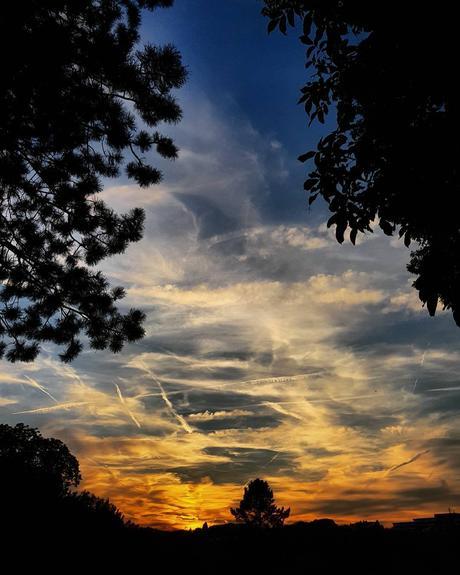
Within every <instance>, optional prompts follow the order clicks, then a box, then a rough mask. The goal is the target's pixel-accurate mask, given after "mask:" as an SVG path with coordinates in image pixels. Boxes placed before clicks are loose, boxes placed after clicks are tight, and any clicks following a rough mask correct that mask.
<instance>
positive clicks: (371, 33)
mask: <svg viewBox="0 0 460 575" xmlns="http://www.w3.org/2000/svg"><path fill="white" fill-rule="evenodd" d="M455 8H456V7H455V6H454V5H453V4H452V3H448V2H441V3H440V4H437V5H436V6H433V7H432V8H430V9H420V6H419V5H417V4H416V3H414V2H402V3H401V2H396V1H395V0H390V1H388V0H386V1H383V0H378V1H375V2H366V1H365V0H265V7H264V8H263V14H264V15H265V16H267V17H268V18H269V25H268V30H269V32H271V31H273V30H275V29H276V28H279V30H280V31H281V32H282V33H284V34H286V32H287V28H288V27H289V26H295V24H296V20H297V19H300V20H301V21H302V24H303V30H302V35H301V37H300V41H301V42H302V43H303V44H304V45H305V47H306V57H307V63H306V67H307V68H310V69H311V70H313V74H312V76H311V79H310V80H309V81H308V83H307V84H306V85H305V87H304V88H302V90H301V92H302V95H301V98H300V100H299V103H301V104H303V105H304V107H305V111H306V114H307V115H308V117H309V118H310V124H311V123H312V122H313V121H314V120H318V121H319V122H320V123H324V122H325V119H326V116H327V115H328V113H330V111H331V110H332V111H333V112H334V113H335V115H336V125H335V127H334V129H332V130H331V131H330V132H329V134H328V135H327V136H326V137H324V138H321V139H320V141H319V143H318V146H317V149H316V150H312V151H309V152H307V153H305V154H303V155H302V156H300V157H299V160H300V161H302V162H307V161H312V162H313V163H314V167H313V169H312V171H311V172H310V173H309V175H308V179H307V180H306V182H305V185H304V187H305V190H306V191H308V192H309V195H310V197H309V204H311V203H312V202H314V201H315V199H316V198H317V197H318V196H322V198H324V200H325V201H326V202H327V205H328V207H329V210H330V211H331V212H332V216H331V217H330V218H329V220H328V223H327V225H328V226H333V225H335V232H336V238H337V240H338V242H340V243H342V242H343V241H344V235H345V231H346V230H347V229H349V230H350V240H351V242H352V243H353V244H354V243H355V241H356V238H357V235H358V233H365V232H371V231H372V230H371V225H372V222H374V220H376V219H377V218H378V219H379V226H380V228H381V229H382V230H383V232H384V233H385V234H387V235H392V234H393V233H395V232H396V231H398V233H399V236H400V237H402V238H404V243H405V245H406V246H407V247H409V246H410V244H411V242H412V241H415V242H416V246H417V247H416V249H415V250H414V251H413V252H412V253H411V259H410V263H409V265H408V269H409V271H410V272H412V273H413V274H415V275H416V276H417V278H416V279H415V281H414V283H413V285H414V287H415V288H416V289H417V290H418V293H419V297H420V299H421V301H422V302H423V304H424V305H425V304H426V306H427V308H428V311H429V313H430V315H434V314H435V311H436V307H437V304H438V301H439V302H440V303H441V304H442V305H443V307H444V308H447V309H451V310H452V312H453V317H454V320H455V322H456V323H457V325H460V258H459V254H460V228H459V225H458V212H459V209H460V193H459V192H460V179H459V173H460V171H459V157H460V155H459V153H460V139H459V136H458V134H459V123H460V122H459V120H460V113H459V110H460V107H459V101H460V100H459V88H458V83H457V82H456V79H455V77H454V76H455V74H454V70H455V69H456V64H457V56H456V53H457V43H458V42H457V17H456V12H455Z"/></svg>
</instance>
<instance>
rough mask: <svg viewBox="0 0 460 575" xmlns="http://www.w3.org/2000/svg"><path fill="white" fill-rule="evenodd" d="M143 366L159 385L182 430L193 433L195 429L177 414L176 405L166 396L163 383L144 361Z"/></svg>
mask: <svg viewBox="0 0 460 575" xmlns="http://www.w3.org/2000/svg"><path fill="white" fill-rule="evenodd" d="M141 365H142V368H143V370H144V371H145V372H146V373H148V374H149V375H150V377H151V378H152V379H153V381H154V382H155V383H156V384H157V385H158V389H159V390H160V395H161V397H162V399H163V401H164V402H165V403H166V405H167V407H168V409H169V411H170V412H171V414H172V415H173V416H174V417H175V418H176V419H177V421H178V422H179V423H180V425H181V427H182V429H183V430H184V431H185V432H186V433H193V429H192V428H191V427H190V425H189V424H188V423H187V422H186V421H185V419H184V417H182V415H181V414H180V413H177V411H176V410H175V409H174V405H173V404H172V403H171V401H170V399H169V397H168V396H167V394H166V391H165V390H164V387H163V386H162V384H161V381H160V380H159V379H158V378H157V377H156V376H155V375H154V374H153V372H152V371H151V370H150V369H149V368H148V367H147V366H146V365H145V363H144V362H143V361H141Z"/></svg>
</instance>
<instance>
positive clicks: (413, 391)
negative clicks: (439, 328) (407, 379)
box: [412, 342, 431, 393]
mask: <svg viewBox="0 0 460 575" xmlns="http://www.w3.org/2000/svg"><path fill="white" fill-rule="evenodd" d="M430 343H431V342H428V343H427V344H426V347H425V349H424V350H423V353H422V359H421V360H420V367H419V368H420V371H421V370H422V368H423V366H424V364H425V356H426V352H427V349H428V348H429V347H430ZM418 380H419V378H418V377H416V378H415V381H414V386H413V388H412V393H415V390H416V388H417V383H418Z"/></svg>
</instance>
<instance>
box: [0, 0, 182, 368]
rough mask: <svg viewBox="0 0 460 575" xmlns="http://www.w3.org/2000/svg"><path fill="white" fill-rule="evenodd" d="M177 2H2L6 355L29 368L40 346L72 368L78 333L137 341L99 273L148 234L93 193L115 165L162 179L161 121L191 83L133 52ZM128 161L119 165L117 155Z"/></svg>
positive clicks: (0, 176) (105, 342)
mask: <svg viewBox="0 0 460 575" xmlns="http://www.w3.org/2000/svg"><path fill="white" fill-rule="evenodd" d="M172 3H173V0H63V1H62V2H56V1H55V0H31V1H30V2H26V3H24V2H7V3H5V4H4V5H3V6H2V18H1V20H0V51H1V53H2V54H3V55H4V57H3V59H2V64H1V74H2V82H1V86H0V126H1V131H0V218H1V222H0V282H1V284H0V285H1V287H0V356H1V355H3V354H5V353H6V357H7V359H8V360H9V361H12V362H14V361H32V360H34V359H35V357H36V356H37V354H38V353H39V349H40V343H41V342H53V343H55V344H57V345H59V346H64V350H63V352H62V353H61V354H60V357H61V359H62V360H63V361H71V360H72V359H73V358H75V357H76V356H77V355H78V354H79V353H80V351H81V349H82V342H81V341H80V339H79V335H85V336H86V337H87V338H88V339H89V342H90V345H91V347H92V348H94V349H106V348H109V349H110V350H111V351H112V352H118V351H119V350H120V349H121V348H122V346H123V345H124V343H125V342H132V341H136V340H138V339H139V338H141V337H142V336H143V334H144V330H143V327H142V324H143V320H144V314H143V313H142V312H141V311H139V310H135V309H132V310H130V311H129V312H128V313H126V314H123V313H121V312H120V311H118V309H117V307H116V302H117V301H118V300H120V299H121V298H123V297H124V291H123V288H121V287H114V288H110V286H109V285H108V282H107V280H106V278H105V277H104V276H103V275H102V273H101V272H100V271H97V270H95V269H94V268H93V266H94V265H95V264H97V263H99V262H100V261H101V260H103V259H104V258H106V257H108V256H111V255H114V254H119V253H122V252H123V251H124V250H125V249H126V247H127V246H128V244H129V243H131V242H137V241H139V240H140V239H141V237H142V231H143V221H144V212H143V210H141V209H139V208H135V209H132V210H131V211H130V212H129V213H126V214H123V215H117V214H116V213H115V212H114V211H113V210H112V209H110V208H109V207H108V206H107V205H106V204H105V203H104V202H103V201H101V200H100V199H99V198H98V197H97V195H98V193H99V192H100V191H101V189H102V185H103V182H105V181H106V180H107V179H108V178H114V177H117V176H118V175H119V174H120V171H121V170H122V168H123V169H124V170H125V172H126V174H127V176H128V177H129V178H131V179H133V180H135V181H136V182H137V184H139V185H140V186H143V187H147V186H149V185H151V184H155V183H157V182H159V181H160V179H161V172H160V171H159V170H158V169H156V168H154V167H153V166H151V165H150V164H149V163H148V162H147V161H146V159H145V154H146V152H148V151H150V150H152V149H154V150H156V152H157V153H158V154H159V155H160V156H162V157H164V158H170V159H174V158H175V157H176V156H177V149H176V147H175V145H174V144H173V142H172V140H171V139H170V138H168V137H166V136H164V135H162V134H160V133H159V132H158V131H156V127H157V125H158V124H159V123H161V122H169V123H174V122H177V121H178V120H179V119H180V117H181V110H180V108H179V106H178V104H177V103H176V101H175V99H174V97H173V95H172V90H174V89H175V88H179V87H180V86H182V84H183V83H184V81H185V78H186V71H185V69H184V67H183V65H182V63H181V58H180V54H179V53H178V51H177V50H176V49H175V48H174V47H173V46H171V45H166V46H163V47H158V46H153V45H150V44H147V45H145V46H140V45H139V26H140V22H141V11H142V9H149V10H153V9H155V8H157V7H168V6H171V5H172ZM126 155H128V157H127V158H126V157H125V156H126Z"/></svg>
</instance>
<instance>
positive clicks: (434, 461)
mask: <svg viewBox="0 0 460 575" xmlns="http://www.w3.org/2000/svg"><path fill="white" fill-rule="evenodd" d="M260 8H261V4H260V2H258V1H257V0H176V3H175V6H174V7H173V8H171V9H168V10H159V11H157V12H155V13H153V14H147V15H146V17H145V19H144V23H143V28H142V37H143V40H144V41H149V42H153V43H166V42H172V43H174V44H175V45H176V46H177V48H178V49H179V50H180V51H181V52H182V55H183V59H184V62H185V64H186V66H187V68H188V70H189V80H188V83H187V85H186V87H184V88H183V89H182V90H181V91H180V92H179V93H178V98H179V101H180V103H181V105H182V108H183V120H182V121H181V122H180V124H178V125H177V126H174V127H170V126H168V127H165V130H164V131H165V132H166V133H168V134H170V135H172V136H173V137H174V140H175V142H176V144H177V145H178V146H179V148H180V155H179V158H178V159H177V160H176V161H175V162H174V163H167V162H165V161H159V160H158V158H154V161H155V162H156V164H157V165H159V166H160V167H161V168H162V170H163V171H164V175H165V178H164V181H163V182H162V183H161V184H160V185H157V186H154V187H152V188H149V189H147V190H145V189H143V190H140V189H138V188H137V187H136V186H135V185H134V184H133V183H130V182H128V181H125V180H119V181H111V182H108V183H107V185H106V189H105V190H104V192H103V193H102V198H103V199H105V200H106V201H107V202H108V203H109V204H110V205H111V206H113V207H115V208H116V209H117V210H119V211H126V210H128V209H130V208H132V207H134V206H141V207H143V208H144V209H145V211H146V215H147V220H146V229H145V234H144V238H143V240H142V241H141V242H139V243H137V244H133V245H132V246H130V247H129V248H128V250H127V252H126V253H125V254H124V255H121V256H117V257H114V258H112V259H110V260H106V261H105V262H104V264H103V266H102V269H103V270H104V272H105V273H106V274H107V275H108V277H109V278H110V280H111V282H112V283H113V284H116V285H124V286H125V287H126V288H127V291H128V296H127V298H126V300H124V303H123V305H124V306H125V307H131V306H134V307H141V308H142V309H143V310H144V311H145V312H146V313H147V317H148V320H147V326H146V327H147V335H146V337H145V339H144V340H142V341H141V342H138V343H136V344H133V345H129V346H127V347H126V348H125V349H124V350H123V352H122V353H120V354H117V355H111V354H110V353H109V352H101V351H92V350H88V349H87V350H85V351H84V352H83V353H82V354H81V356H80V357H79V358H78V359H77V360H76V361H74V362H73V363H72V364H70V365H64V364H62V363H60V362H59V360H58V358H57V351H56V349H53V348H52V347H45V348H44V349H43V353H42V354H41V356H40V357H39V359H37V360H36V361H35V362H34V363H32V364H15V365H11V364H8V363H6V362H2V364H1V366H0V367H1V370H0V421H1V422H3V423H9V424H15V423H17V422H20V421H21V422H24V423H26V424H28V425H31V426H34V427H38V428H39V429H40V430H41V432H42V433H43V434H44V435H46V436H52V437H57V438H59V439H61V440H63V441H65V443H66V444H67V445H68V446H69V447H70V449H71V451H72V452H73V453H74V454H75V455H76V456H77V457H78V459H79V461H80V466H81V470H82V475H83V482H82V485H81V487H82V488H85V489H89V490H91V491H93V492H94V493H95V494H97V495H99V496H101V497H109V498H110V499H111V500H112V501H113V502H114V503H115V504H116V505H117V506H118V507H119V508H120V509H121V510H122V511H123V513H124V514H125V515H126V517H128V518H130V519H132V520H134V521H136V522H138V523H141V524H143V525H150V526H153V527H157V528H162V529H176V528H195V527H198V526H201V525H202V524H203V522H205V521H206V522H208V524H217V523H224V522H226V521H230V520H231V519H232V517H231V515H230V513H229V508H230V507H231V506H235V504H237V503H238V501H239V500H240V499H241V496H242V491H243V487H244V485H245V484H246V483H247V482H248V481H249V480H251V479H254V478H256V477H261V478H263V479H266V480H267V481H268V482H269V483H270V485H271V487H272V488H273V490H274V494H275V498H276V500H277V503H278V504H280V505H285V506H289V507H290V508H291V517H290V521H296V520H301V519H302V520H311V519H314V518H318V517H330V518H333V519H335V520H336V521H337V522H349V521H355V520H362V519H367V520H372V519H379V520H381V521H385V522H391V521H396V520H404V519H410V518H412V517H418V516H424V515H430V514H432V513H434V512H443V511H447V509H448V508H455V506H456V504H457V503H458V502H459V501H460V473H459V471H460V433H459V426H458V421H459V412H460V382H459V379H458V375H457V374H458V373H459V368H460V353H459V343H460V330H458V328H456V326H455V324H454V322H453V320H452V317H451V315H450V314H449V313H447V312H440V313H438V315H437V316H436V317H435V318H430V317H429V316H428V313H427V311H426V310H425V309H422V308H421V304H420V302H419V300H418V297H417V294H416V292H415V291H414V290H413V289H412V288H411V283H412V281H413V278H412V277H411V276H410V274H409V273H408V272H407V271H406V264H407V261H408V256H409V251H408V250H407V249H406V248H405V247H404V245H403V244H402V242H400V241H399V240H398V239H396V238H388V237H386V236H383V235H382V234H381V233H379V232H378V231H377V230H376V231H375V233H373V234H369V235H367V236H365V237H361V238H359V239H358V241H357V246H356V247H354V246H352V245H351V243H350V242H349V241H346V242H345V243H344V244H343V245H342V246H340V245H339V244H337V243H336V241H335V239H334V237H333V232H332V231H331V230H328V229H327V228H326V226H325V224H324V222H325V221H326V219H327V212H326V210H325V208H324V206H321V205H320V204H319V203H318V205H317V204H316V203H315V204H314V205H313V206H312V208H311V210H309V209H307V202H306V197H305V194H304V192H303V189H302V183H303V180H304V179H305V176H306V173H305V172H306V167H305V166H304V165H302V164H300V163H299V162H297V160H296V158H297V156H298V155H299V154H301V153H303V152H305V151H307V150H309V149H311V148H313V147H314V146H315V142H316V141H317V140H318V138H319V137H320V135H321V134H323V133H325V130H327V128H328V126H326V127H322V126H320V127H317V126H312V127H311V128H308V126H307V124H306V120H305V117H304V113H303V110H302V108H301V107H300V106H297V105H296V102H297V99H298V95H299V89H300V88H301V86H302V85H303V83H304V82H305V80H306V78H307V76H306V74H307V73H306V71H305V69H304V66H303V63H304V54H303V49H302V46H301V44H300V43H299V42H298V40H297V38H296V33H295V32H294V33H292V32H291V34H290V36H289V37H287V38H286V37H283V36H281V35H279V34H272V35H270V36H268V35H267V29H266V25H267V23H266V22H265V21H264V19H263V18H262V17H261V16H260ZM331 121H332V120H331ZM330 125H331V124H329V127H330Z"/></svg>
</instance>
